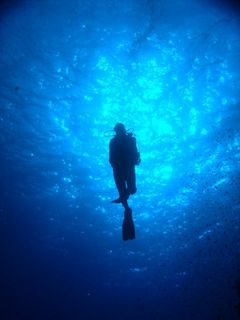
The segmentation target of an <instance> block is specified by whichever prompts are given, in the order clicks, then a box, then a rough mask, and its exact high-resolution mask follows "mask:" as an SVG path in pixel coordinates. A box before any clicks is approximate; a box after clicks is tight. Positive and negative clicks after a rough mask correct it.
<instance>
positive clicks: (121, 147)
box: [109, 134, 139, 169]
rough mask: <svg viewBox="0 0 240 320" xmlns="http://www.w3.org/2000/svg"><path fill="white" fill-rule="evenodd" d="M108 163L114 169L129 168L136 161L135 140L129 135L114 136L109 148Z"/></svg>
mask: <svg viewBox="0 0 240 320" xmlns="http://www.w3.org/2000/svg"><path fill="white" fill-rule="evenodd" d="M109 151H110V152H109V162H110V163H111V165H112V167H115V168H119V169H120V168H121V169H124V168H129V167H132V166H135V165H136V164H137V161H138V157H139V154H138V151H137V146H136V139H135V138H134V137H132V135H130V134H122V135H116V136H115V137H114V138H113V139H112V140H111V141H110V146H109Z"/></svg>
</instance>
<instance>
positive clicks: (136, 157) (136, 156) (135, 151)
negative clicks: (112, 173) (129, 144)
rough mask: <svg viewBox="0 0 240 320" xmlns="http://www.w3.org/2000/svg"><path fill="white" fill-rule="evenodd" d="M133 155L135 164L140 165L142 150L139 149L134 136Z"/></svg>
mask: <svg viewBox="0 0 240 320" xmlns="http://www.w3.org/2000/svg"><path fill="white" fill-rule="evenodd" d="M133 156H134V164H135V165H139V164H140V162H141V159H140V152H139V151H138V148H137V140H136V138H133Z"/></svg>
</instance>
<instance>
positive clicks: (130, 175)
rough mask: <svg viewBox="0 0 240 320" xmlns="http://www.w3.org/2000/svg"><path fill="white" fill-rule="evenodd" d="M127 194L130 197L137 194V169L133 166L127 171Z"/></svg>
mask: <svg viewBox="0 0 240 320" xmlns="http://www.w3.org/2000/svg"><path fill="white" fill-rule="evenodd" d="M126 178H127V179H126V180H127V192H128V195H130V194H134V193H136V192H137V188H136V174H135V167H134V166H132V167H130V168H129V169H128V171H127V177H126Z"/></svg>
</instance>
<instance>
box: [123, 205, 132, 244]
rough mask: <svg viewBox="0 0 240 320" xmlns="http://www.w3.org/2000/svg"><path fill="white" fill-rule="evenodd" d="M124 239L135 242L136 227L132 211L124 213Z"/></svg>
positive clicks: (128, 210)
mask: <svg viewBox="0 0 240 320" xmlns="http://www.w3.org/2000/svg"><path fill="white" fill-rule="evenodd" d="M122 239H123V241H126V240H133V239H135V227H134V223H133V219H132V209H131V208H129V209H126V210H125V211H124V219H123V224H122Z"/></svg>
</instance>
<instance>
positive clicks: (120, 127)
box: [113, 123, 126, 135]
mask: <svg viewBox="0 0 240 320" xmlns="http://www.w3.org/2000/svg"><path fill="white" fill-rule="evenodd" d="M113 130H114V131H115V132H116V135H124V134H126V129H125V126H124V124H122V123H117V124H116V125H115V127H114V129H113Z"/></svg>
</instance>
